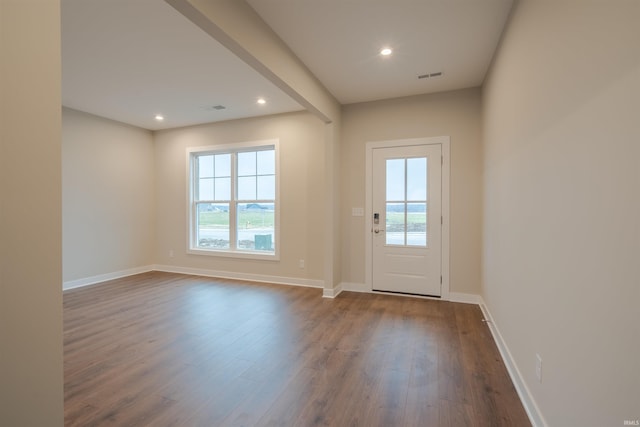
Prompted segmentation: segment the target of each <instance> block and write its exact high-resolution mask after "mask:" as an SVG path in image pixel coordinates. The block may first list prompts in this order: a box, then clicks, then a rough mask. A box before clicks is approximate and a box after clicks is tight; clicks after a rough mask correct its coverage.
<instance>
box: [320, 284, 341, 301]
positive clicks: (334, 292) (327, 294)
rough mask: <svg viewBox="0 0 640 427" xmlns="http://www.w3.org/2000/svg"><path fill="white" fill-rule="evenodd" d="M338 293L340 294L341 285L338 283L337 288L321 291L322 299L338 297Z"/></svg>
mask: <svg viewBox="0 0 640 427" xmlns="http://www.w3.org/2000/svg"><path fill="white" fill-rule="evenodd" d="M340 292H342V283H339V284H338V286H336V287H335V288H333V289H326V288H325V289H324V290H323V291H322V298H335V297H337V296H338V295H340Z"/></svg>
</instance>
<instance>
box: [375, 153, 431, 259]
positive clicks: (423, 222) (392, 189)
mask: <svg viewBox="0 0 640 427" xmlns="http://www.w3.org/2000/svg"><path fill="white" fill-rule="evenodd" d="M386 174H387V190H386V215H385V217H386V219H387V221H386V224H385V226H386V229H387V233H386V244H387V245H395V246H422V247H427V158H426V157H414V158H401V159H387V170H386Z"/></svg>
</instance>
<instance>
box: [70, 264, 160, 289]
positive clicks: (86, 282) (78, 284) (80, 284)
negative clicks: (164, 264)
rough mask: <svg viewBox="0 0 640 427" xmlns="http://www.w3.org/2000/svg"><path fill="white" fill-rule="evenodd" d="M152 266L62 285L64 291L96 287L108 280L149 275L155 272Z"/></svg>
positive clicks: (76, 280)
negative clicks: (143, 274) (135, 275)
mask: <svg viewBox="0 0 640 427" xmlns="http://www.w3.org/2000/svg"><path fill="white" fill-rule="evenodd" d="M153 270H154V267H153V266H152V265H146V266H143V267H135V268H129V269H126V270H120V271H114V272H113V273H106V274H98V275H97V276H91V277H85V278H82V279H75V280H68V281H66V282H63V283H62V290H64V291H66V290H69V289H75V288H81V287H83V286H90V285H96V284H98V283H102V282H106V281H107V280H114V279H120V278H122V277H128V276H133V275H134V274H141V273H148V272H149V271H153Z"/></svg>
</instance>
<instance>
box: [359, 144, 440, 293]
mask: <svg viewBox="0 0 640 427" xmlns="http://www.w3.org/2000/svg"><path fill="white" fill-rule="evenodd" d="M441 159H442V146H441V145H440V144H430V145H411V146H395V147H386V148H375V149H373V153H372V169H371V170H372V198H371V200H372V213H373V218H372V227H371V233H372V239H371V243H372V251H371V254H372V288H373V290H374V291H388V292H399V293H407V294H416V295H429V296H441V285H442V276H441V274H442V270H441V269H442V265H441V260H442V226H441V224H442V222H441V218H442V217H441V215H442V185H441V182H442V166H441Z"/></svg>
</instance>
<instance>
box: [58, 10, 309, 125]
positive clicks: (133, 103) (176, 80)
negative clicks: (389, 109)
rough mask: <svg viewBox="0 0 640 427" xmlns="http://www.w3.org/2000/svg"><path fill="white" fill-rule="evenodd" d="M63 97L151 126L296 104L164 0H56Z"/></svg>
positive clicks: (231, 116) (273, 110)
mask: <svg viewBox="0 0 640 427" xmlns="http://www.w3.org/2000/svg"><path fill="white" fill-rule="evenodd" d="M259 97H264V98H265V99H266V100H267V101H268V104H265V105H258V104H257V103H256V101H257V99H258V98H259ZM62 104H63V105H64V106H66V107H70V108H74V109H76V110H81V111H85V112H88V113H92V114H96V115H99V116H102V117H106V118H109V119H113V120H118V121H121V122H124V123H129V124H132V125H135V126H139V127H142V128H145V129H151V130H157V129H166V128H173V127H179V126H187V125H193V124H199V123H207V122H214V121H220V120H229V119H236V118H241V117H252V116H258V115H265V114H275V113H282V112H288V111H297V110H302V107H301V106H300V105H299V104H298V103H297V102H295V101H294V100H292V99H291V98H290V97H289V96H287V95H285V94H284V93H283V92H282V91H280V89H279V88H277V87H276V86H275V85H273V84H272V83H271V82H270V81H268V80H267V79H266V78H264V77H262V76H261V75H260V74H258V72H256V71H254V70H253V69H252V68H250V67H249V66H247V65H246V64H245V63H244V62H243V61H241V60H240V59H238V58H237V57H236V56H235V55H233V54H232V53H231V52H229V51H228V50H227V48H225V47H223V46H222V45H221V44H220V43H218V42H217V41H215V40H214V39H212V38H211V37H210V36H209V35H208V34H206V33H205V32H204V31H202V30H201V29H200V28H198V27H196V26H195V25H194V24H193V23H192V22H191V21H189V20H187V19H186V18H185V17H184V16H182V15H181V14H180V13H179V12H177V11H176V10H175V9H173V8H172V7H171V6H170V5H168V4H167V3H165V2H164V1H163V0H62ZM215 105H223V106H225V107H226V109H225V110H211V107H212V106H215ZM156 114H162V115H164V116H165V121H164V122H162V123H158V122H157V121H156V120H155V119H154V117H155V115H156Z"/></svg>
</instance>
